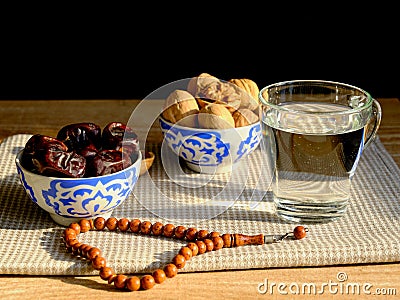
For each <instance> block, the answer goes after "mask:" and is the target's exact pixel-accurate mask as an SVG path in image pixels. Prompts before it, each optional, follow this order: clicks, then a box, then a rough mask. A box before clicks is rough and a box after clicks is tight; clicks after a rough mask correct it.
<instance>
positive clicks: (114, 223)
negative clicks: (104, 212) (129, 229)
mask: <svg viewBox="0 0 400 300" xmlns="http://www.w3.org/2000/svg"><path fill="white" fill-rule="evenodd" d="M106 227H107V229H108V230H110V231H114V230H116V229H117V228H118V220H117V218H115V217H111V218H108V219H107V220H106Z"/></svg>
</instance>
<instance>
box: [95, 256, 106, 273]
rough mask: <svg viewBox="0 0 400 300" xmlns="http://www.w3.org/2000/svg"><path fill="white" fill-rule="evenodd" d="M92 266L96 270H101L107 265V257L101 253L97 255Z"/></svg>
mask: <svg viewBox="0 0 400 300" xmlns="http://www.w3.org/2000/svg"><path fill="white" fill-rule="evenodd" d="M92 266H93V268H94V269H95V270H100V269H101V268H103V267H105V266H106V259H105V258H104V257H102V256H100V255H97V256H96V257H95V258H94V259H93V260H92Z"/></svg>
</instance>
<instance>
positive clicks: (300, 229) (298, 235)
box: [293, 226, 308, 240]
mask: <svg viewBox="0 0 400 300" xmlns="http://www.w3.org/2000/svg"><path fill="white" fill-rule="evenodd" d="M307 231H308V230H307V228H305V227H304V226H296V227H295V228H294V230H293V235H294V238H295V239H296V240H300V239H302V238H304V237H305V236H306V235H307Z"/></svg>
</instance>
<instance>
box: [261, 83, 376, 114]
mask: <svg viewBox="0 0 400 300" xmlns="http://www.w3.org/2000/svg"><path fill="white" fill-rule="evenodd" d="M302 82H304V83H315V84H327V85H331V86H332V87H334V86H341V87H344V88H347V89H350V90H351V89H352V90H357V91H358V92H360V93H362V94H364V95H365V97H366V98H367V102H366V103H365V105H364V106H362V107H350V106H349V109H348V110H345V111H334V112H310V111H303V110H298V109H293V108H288V107H285V106H280V105H277V104H274V103H271V102H268V101H267V100H266V99H265V98H264V96H263V93H264V92H265V91H266V90H267V89H271V88H273V87H280V86H284V85H290V84H296V83H302ZM258 98H259V99H260V102H261V104H262V105H268V106H270V107H272V108H274V109H276V110H284V111H287V112H293V113H300V114H301V113H302V114H320V115H337V114H349V113H354V112H358V111H362V110H365V109H368V108H370V107H371V106H372V104H373V102H374V98H373V97H372V96H371V94H370V93H368V92H367V91H366V90H364V89H362V88H359V87H357V86H355V85H351V84H347V83H342V82H338V81H329V80H312V79H305V80H301V79H299V80H287V81H280V82H276V83H272V84H269V85H267V86H265V87H263V88H262V89H261V90H260V92H259V93H258Z"/></svg>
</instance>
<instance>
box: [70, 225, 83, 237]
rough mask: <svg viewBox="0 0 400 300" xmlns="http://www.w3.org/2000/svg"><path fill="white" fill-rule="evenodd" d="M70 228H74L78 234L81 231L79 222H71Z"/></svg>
mask: <svg viewBox="0 0 400 300" xmlns="http://www.w3.org/2000/svg"><path fill="white" fill-rule="evenodd" d="M68 228H71V229H73V230H74V231H75V232H76V234H77V235H78V234H80V233H81V226H79V224H78V223H71V224H69V226H68Z"/></svg>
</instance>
